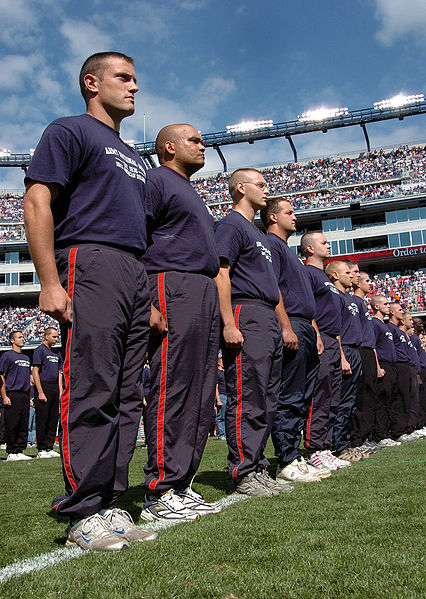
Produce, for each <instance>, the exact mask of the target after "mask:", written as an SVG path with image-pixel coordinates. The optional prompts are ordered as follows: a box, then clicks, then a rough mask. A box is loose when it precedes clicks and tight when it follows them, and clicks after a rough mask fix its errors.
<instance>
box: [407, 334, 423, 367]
mask: <svg viewBox="0 0 426 599" xmlns="http://www.w3.org/2000/svg"><path fill="white" fill-rule="evenodd" d="M407 353H408V357H409V359H410V364H411V366H415V367H416V372H417V373H418V374H420V358H419V356H418V355H417V348H416V347H415V346H414V344H413V343H412V341H411V338H410V337H409V336H408V335H407Z"/></svg>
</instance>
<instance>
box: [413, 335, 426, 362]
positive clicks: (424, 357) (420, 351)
mask: <svg viewBox="0 0 426 599" xmlns="http://www.w3.org/2000/svg"><path fill="white" fill-rule="evenodd" d="M410 341H411V343H412V344H413V345H414V347H415V348H416V350H417V355H418V357H419V362H420V367H421V368H426V351H425V350H424V347H423V345H422V342H421V341H420V337H419V336H418V335H417V333H414V334H413V335H412V336H411V339H410Z"/></svg>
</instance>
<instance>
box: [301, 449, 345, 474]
mask: <svg viewBox="0 0 426 599" xmlns="http://www.w3.org/2000/svg"><path fill="white" fill-rule="evenodd" d="M308 466H313V467H314V468H317V469H318V470H324V469H327V470H329V471H332V470H338V469H339V468H340V466H337V465H336V464H332V463H331V462H330V461H328V460H327V458H326V455H325V452H324V451H316V452H315V453H313V454H312V455H311V456H310V457H309V459H308Z"/></svg>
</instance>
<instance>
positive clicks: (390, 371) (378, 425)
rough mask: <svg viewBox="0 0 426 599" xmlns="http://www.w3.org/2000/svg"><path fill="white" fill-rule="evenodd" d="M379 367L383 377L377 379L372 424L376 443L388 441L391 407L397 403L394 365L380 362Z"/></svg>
mask: <svg viewBox="0 0 426 599" xmlns="http://www.w3.org/2000/svg"><path fill="white" fill-rule="evenodd" d="M379 364H380V367H381V368H383V370H384V371H385V376H383V377H381V378H380V379H377V389H376V397H375V401H374V423H373V431H372V435H371V437H372V439H373V441H375V442H376V443H378V442H379V441H382V439H388V438H389V434H390V429H391V422H392V406H393V405H395V402H396V401H397V372H396V364H395V363H392V362H385V361H383V360H380V362H379Z"/></svg>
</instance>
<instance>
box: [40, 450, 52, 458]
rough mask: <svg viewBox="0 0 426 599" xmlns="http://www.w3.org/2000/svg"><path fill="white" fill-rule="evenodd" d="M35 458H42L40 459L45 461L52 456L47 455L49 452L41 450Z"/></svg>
mask: <svg viewBox="0 0 426 599" xmlns="http://www.w3.org/2000/svg"><path fill="white" fill-rule="evenodd" d="M37 457H38V458H42V459H47V458H51V457H52V456H51V455H49V452H48V451H47V450H46V449H42V450H41V451H39V452H38V453H37Z"/></svg>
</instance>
